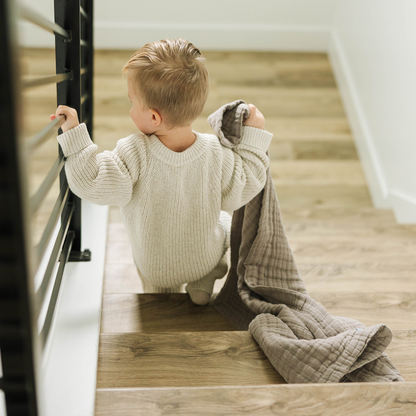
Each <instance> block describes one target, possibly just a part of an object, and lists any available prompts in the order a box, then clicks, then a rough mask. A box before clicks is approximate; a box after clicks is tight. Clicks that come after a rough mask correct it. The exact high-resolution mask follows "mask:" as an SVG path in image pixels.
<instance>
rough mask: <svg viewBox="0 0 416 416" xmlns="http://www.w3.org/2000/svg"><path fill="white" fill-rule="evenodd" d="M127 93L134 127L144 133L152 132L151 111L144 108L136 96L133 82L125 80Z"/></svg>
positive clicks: (153, 130)
mask: <svg viewBox="0 0 416 416" xmlns="http://www.w3.org/2000/svg"><path fill="white" fill-rule="evenodd" d="M127 91H128V92H127V94H128V96H129V99H130V101H131V104H132V106H131V109H130V117H131V119H132V120H133V122H134V124H135V125H136V127H137V128H138V129H139V130H140V131H141V132H142V133H144V134H153V133H154V132H155V129H154V126H153V125H152V123H151V121H152V113H151V111H150V110H149V109H146V108H145V106H144V105H143V104H142V101H141V100H140V98H138V97H137V92H136V91H137V88H136V89H135V88H133V83H132V82H131V81H130V80H127Z"/></svg>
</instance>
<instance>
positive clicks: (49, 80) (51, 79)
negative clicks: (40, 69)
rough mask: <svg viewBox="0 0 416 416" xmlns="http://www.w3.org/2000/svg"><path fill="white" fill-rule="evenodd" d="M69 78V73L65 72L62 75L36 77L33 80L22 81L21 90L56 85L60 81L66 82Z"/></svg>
mask: <svg viewBox="0 0 416 416" xmlns="http://www.w3.org/2000/svg"><path fill="white" fill-rule="evenodd" d="M70 77H71V73H70V72H66V73H64V74H56V75H47V76H45V77H38V78H35V79H27V80H25V79H24V80H23V88H33V87H39V86H41V85H47V84H57V83H59V82H62V81H66V80H68V79H69V78H70Z"/></svg>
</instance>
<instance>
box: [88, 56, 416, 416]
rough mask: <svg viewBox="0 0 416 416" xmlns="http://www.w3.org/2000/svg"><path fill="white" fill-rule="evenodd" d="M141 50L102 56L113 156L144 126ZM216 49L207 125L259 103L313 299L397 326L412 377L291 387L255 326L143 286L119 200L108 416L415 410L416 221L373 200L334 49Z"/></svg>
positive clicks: (105, 124)
mask: <svg viewBox="0 0 416 416" xmlns="http://www.w3.org/2000/svg"><path fill="white" fill-rule="evenodd" d="M130 54H131V51H127V52H124V51H123V52H120V51H119V52H108V51H97V53H96V79H95V82H96V88H97V94H96V115H97V116H96V117H97V118H96V132H95V134H96V137H97V140H98V141H99V140H100V138H101V140H102V141H101V142H100V141H99V142H98V143H99V145H100V150H103V149H104V148H109V149H111V148H113V147H114V134H115V137H118V136H119V134H117V130H123V129H124V130H126V131H127V130H129V129H131V128H132V124H131V122H130V121H129V119H128V109H129V107H128V105H129V103H128V102H127V100H125V103H124V101H122V100H123V99H122V98H121V97H124V96H125V89H123V88H124V86H123V85H122V84H121V83H120V81H119V71H120V68H121V67H122V65H123V64H124V62H125V61H127V59H128V58H129V56H130ZM206 57H207V61H208V68H209V71H210V76H211V85H212V88H211V93H210V97H209V100H208V103H207V105H206V110H205V112H204V114H203V116H202V117H201V118H200V119H198V120H197V121H196V123H195V124H194V129H195V130H197V131H209V128H208V126H207V124H206V122H205V119H206V116H207V115H208V114H210V113H211V112H212V111H214V110H215V109H217V108H218V107H219V106H220V105H222V104H224V103H226V102H229V101H233V100H235V99H237V98H243V99H245V100H246V101H248V102H253V103H254V104H255V105H256V106H258V107H259V109H260V110H261V111H262V112H263V114H264V115H265V117H266V128H267V129H268V130H269V131H271V132H272V133H274V139H273V142H272V144H271V146H270V158H271V168H272V174H273V178H274V182H275V185H276V191H277V195H278V198H279V200H280V204H281V208H282V216H283V221H284V224H285V227H286V231H287V234H288V238H289V242H290V244H291V247H292V249H293V252H294V255H295V259H296V261H297V264H298V266H299V268H300V271H301V273H302V276H303V278H304V281H305V284H306V287H307V289H308V291H309V293H310V295H311V296H312V297H313V298H314V299H316V300H317V301H319V302H321V303H322V304H323V305H324V306H325V307H326V309H327V310H328V311H329V312H330V313H331V314H333V315H340V316H346V317H351V318H355V319H358V320H359V321H361V322H363V323H364V324H366V325H373V324H377V323H385V324H387V325H388V326H389V327H390V328H391V329H392V330H393V333H394V339H393V342H392V343H391V345H390V346H389V347H388V349H387V354H388V355H389V357H390V358H391V359H392V361H393V362H394V364H395V365H396V366H397V368H398V369H399V370H400V371H401V373H402V375H403V377H404V379H405V380H406V382H405V383H379V384H378V383H366V384H360V383H343V384H325V385H322V384H321V385H319V384H316V385H309V384H308V385H306V384H303V385H288V384H285V382H284V380H283V379H282V377H281V376H280V375H279V374H278V373H277V372H276V371H275V370H274V368H273V367H272V366H271V364H270V362H269V361H268V360H267V358H266V357H265V355H264V354H263V352H262V351H261V350H260V348H259V347H258V345H257V343H256V342H255V341H254V339H253V338H252V337H251V335H250V333H248V332H245V331H237V330H235V328H234V327H233V325H232V324H231V323H229V322H228V321H227V320H225V319H224V318H223V317H222V316H221V315H220V314H219V313H218V312H216V311H215V310H214V309H213V307H212V306H206V307H203V306H197V305H194V304H192V302H191V301H190V300H189V298H188V296H187V295H186V294H185V293H178V294H143V293H142V288H141V284H140V281H139V279H138V276H137V272H136V270H135V267H134V264H133V260H132V256H131V252H130V244H129V241H128V238H127V234H126V232H125V230H124V226H123V224H122V222H121V219H120V216H119V213H118V209H117V208H114V207H112V208H111V215H110V222H109V237H108V243H107V265H106V276H105V283H104V297H103V309H102V327H101V332H102V334H101V337H100V351H99V357H98V373H97V395H96V413H95V414H96V416H104V415H106V416H107V415H108V416H110V415H111V416H133V415H134V416H137V415H146V416H153V415H179V416H187V415H210V416H211V415H259V416H260V415H261V416H268V415H280V414H282V415H283V414H288V415H289V414H294V415H316V416H318V415H377V416H379V415H415V414H416V255H415V254H416V226H414V225H411V226H410V225H406V226H405V225H398V224H397V223H396V222H395V219H394V216H393V214H392V212H391V211H385V210H375V209H374V208H372V203H371V200H370V197H369V194H368V190H367V186H366V183H365V180H364V177H363V174H362V170H361V167H360V162H359V160H358V157H357V155H356V152H355V148H354V144H353V140H352V137H351V132H350V130H349V127H348V123H347V121H346V118H345V114H344V111H343V108H342V104H341V101H340V98H339V95H338V91H337V88H336V85H335V82H334V79H333V76H332V72H331V68H330V65H329V63H328V60H327V57H326V55H324V54H298V53H296V54H289V53H277V54H272V53H267V54H266V53H258V54H253V53H225V52H221V53H207V54H206ZM253 58H254V59H253ZM110 62H111V64H108V63H110ZM124 130H123V131H124ZM110 136H111V139H112V140H113V141H112V142H110ZM221 284H222V282H218V283H217V285H216V290H217V291H218V290H219V288H220V286H221Z"/></svg>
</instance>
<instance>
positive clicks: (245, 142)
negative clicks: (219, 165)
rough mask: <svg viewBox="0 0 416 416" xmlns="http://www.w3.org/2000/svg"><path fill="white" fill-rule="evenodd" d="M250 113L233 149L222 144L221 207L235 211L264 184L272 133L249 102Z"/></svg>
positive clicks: (261, 115) (224, 209)
mask: <svg viewBox="0 0 416 416" xmlns="http://www.w3.org/2000/svg"><path fill="white" fill-rule="evenodd" d="M249 108H250V117H249V118H247V119H246V120H245V121H244V122H243V125H244V127H243V132H242V137H241V141H240V142H239V144H238V145H237V146H235V147H234V148H233V149H228V148H223V150H224V160H223V173H222V184H221V185H222V204H221V209H222V210H223V211H235V210H237V209H239V208H241V207H242V206H243V205H245V204H247V202H249V201H250V200H251V199H253V198H254V197H255V196H256V195H257V194H258V193H259V192H260V191H261V190H262V189H263V188H264V185H265V184H266V178H267V169H268V168H269V157H268V156H267V154H266V152H267V149H268V148H269V145H270V142H271V140H272V138H273V135H272V134H271V133H269V132H267V131H266V130H263V129H264V125H265V119H264V117H263V114H262V113H261V112H260V111H259V110H258V109H257V108H256V107H255V106H254V105H252V104H249Z"/></svg>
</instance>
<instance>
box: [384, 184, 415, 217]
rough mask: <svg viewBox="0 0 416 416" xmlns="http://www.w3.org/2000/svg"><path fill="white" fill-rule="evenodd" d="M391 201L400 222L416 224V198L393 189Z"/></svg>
mask: <svg viewBox="0 0 416 416" xmlns="http://www.w3.org/2000/svg"><path fill="white" fill-rule="evenodd" d="M390 201H391V204H392V205H393V209H394V216H395V217H396V221H397V222H398V223H399V224H416V199H415V198H412V197H411V196H409V195H406V194H404V193H403V192H401V191H398V190H395V189H391V190H390Z"/></svg>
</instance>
